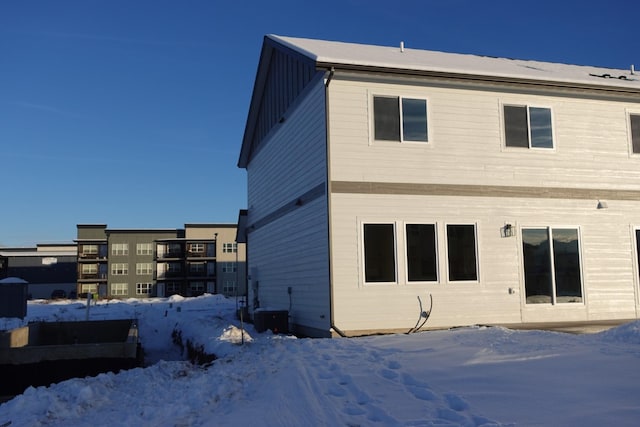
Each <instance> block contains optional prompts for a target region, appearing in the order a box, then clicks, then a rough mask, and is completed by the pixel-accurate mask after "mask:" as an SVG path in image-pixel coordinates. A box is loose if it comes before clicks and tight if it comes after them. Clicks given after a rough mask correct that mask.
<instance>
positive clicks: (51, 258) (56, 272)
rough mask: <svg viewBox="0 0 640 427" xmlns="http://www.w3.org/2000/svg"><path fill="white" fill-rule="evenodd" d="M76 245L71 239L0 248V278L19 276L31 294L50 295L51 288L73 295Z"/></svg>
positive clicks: (52, 290) (44, 296) (45, 296)
mask: <svg viewBox="0 0 640 427" xmlns="http://www.w3.org/2000/svg"><path fill="white" fill-rule="evenodd" d="M76 257H77V249H76V245H75V244H73V243H65V244H38V245H36V247H28V248H0V279H4V278H7V277H19V278H21V279H23V280H26V281H27V282H28V283H29V286H28V294H29V296H30V297H31V298H51V295H52V293H53V292H54V291H60V290H61V291H63V292H64V295H65V296H73V293H74V292H75V289H76Z"/></svg>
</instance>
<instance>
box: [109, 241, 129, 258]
mask: <svg viewBox="0 0 640 427" xmlns="http://www.w3.org/2000/svg"><path fill="white" fill-rule="evenodd" d="M111 255H129V244H128V243H113V244H111Z"/></svg>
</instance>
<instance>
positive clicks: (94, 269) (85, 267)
mask: <svg viewBox="0 0 640 427" xmlns="http://www.w3.org/2000/svg"><path fill="white" fill-rule="evenodd" d="M82 274H98V265H97V264H82Z"/></svg>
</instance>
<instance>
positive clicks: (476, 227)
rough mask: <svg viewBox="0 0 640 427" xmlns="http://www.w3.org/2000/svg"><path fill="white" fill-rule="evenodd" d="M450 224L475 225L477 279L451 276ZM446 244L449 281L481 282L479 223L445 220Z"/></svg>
mask: <svg viewBox="0 0 640 427" xmlns="http://www.w3.org/2000/svg"><path fill="white" fill-rule="evenodd" d="M449 226H473V239H474V242H473V243H474V251H475V252H474V253H475V267H476V268H475V273H476V278H475V279H469V280H454V279H452V278H451V259H450V257H449V250H450V244H449ZM443 238H444V245H445V249H444V250H445V254H446V277H447V283H456V284H458V283H480V265H481V262H480V251H479V247H480V242H479V232H478V223H477V222H465V221H456V222H444V236H443Z"/></svg>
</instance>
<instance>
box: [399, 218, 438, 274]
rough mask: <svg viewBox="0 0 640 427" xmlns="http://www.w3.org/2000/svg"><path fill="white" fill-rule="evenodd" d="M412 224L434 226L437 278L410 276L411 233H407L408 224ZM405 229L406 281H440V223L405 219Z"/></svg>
mask: <svg viewBox="0 0 640 427" xmlns="http://www.w3.org/2000/svg"><path fill="white" fill-rule="evenodd" d="M411 225H430V226H433V232H434V255H435V274H436V278H435V280H411V279H410V277H409V234H408V233H407V226H411ZM402 229H403V231H404V254H403V255H404V263H405V276H406V278H405V281H406V284H407V285H414V284H421V283H440V247H439V240H440V233H439V230H438V223H437V222H436V221H433V222H426V221H425V222H421V221H404V222H403V227H402Z"/></svg>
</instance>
